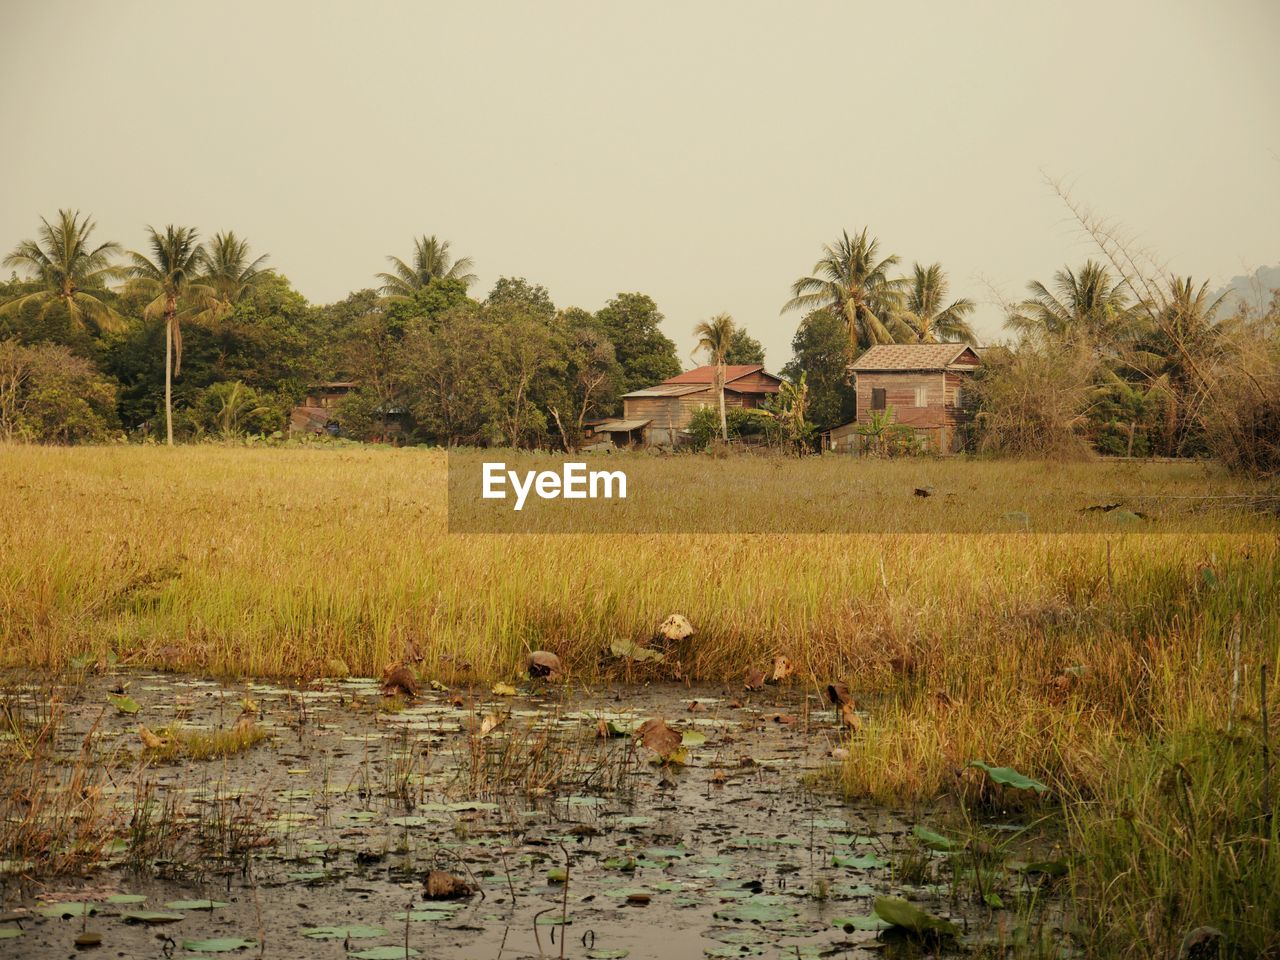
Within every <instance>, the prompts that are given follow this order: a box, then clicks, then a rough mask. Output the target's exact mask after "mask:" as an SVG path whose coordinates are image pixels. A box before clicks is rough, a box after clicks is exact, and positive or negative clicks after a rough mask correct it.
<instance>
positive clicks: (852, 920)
mask: <svg viewBox="0 0 1280 960" xmlns="http://www.w3.org/2000/svg"><path fill="white" fill-rule="evenodd" d="M831 923H832V925H833V926H836V927H839V928H840V929H841V930H843V931H844V932H845V933H852V932H853V931H854V930H887V929H888V928H889V927H891V926H892V924H890V923H889V922H888V921H886V920H881V919H880V918H879V917H836V918H835V919H834V920H832V921H831Z"/></svg>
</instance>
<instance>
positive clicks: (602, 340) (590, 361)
mask: <svg viewBox="0 0 1280 960" xmlns="http://www.w3.org/2000/svg"><path fill="white" fill-rule="evenodd" d="M589 316H590V315H588V319H589ZM567 333H568V340H569V354H568V368H569V376H570V378H571V381H570V392H571V394H572V399H573V403H574V409H575V411H576V414H577V415H576V418H575V420H574V427H575V429H576V432H577V436H579V437H580V436H581V435H582V431H583V426H584V424H585V423H586V420H587V418H588V417H590V416H591V415H592V414H595V413H600V412H602V411H603V410H604V409H606V408H609V407H611V406H612V405H613V403H615V402H616V400H615V397H616V390H617V386H616V385H617V382H618V380H619V378H620V376H621V372H622V368H621V367H620V366H619V365H618V359H617V354H616V353H615V351H614V349H613V344H612V343H610V342H609V339H608V337H606V336H605V335H604V334H603V333H601V332H600V331H599V330H598V329H596V327H595V326H594V325H593V324H591V323H590V322H585V323H582V322H580V323H577V324H574V325H572V326H570V327H569V328H568V331H567Z"/></svg>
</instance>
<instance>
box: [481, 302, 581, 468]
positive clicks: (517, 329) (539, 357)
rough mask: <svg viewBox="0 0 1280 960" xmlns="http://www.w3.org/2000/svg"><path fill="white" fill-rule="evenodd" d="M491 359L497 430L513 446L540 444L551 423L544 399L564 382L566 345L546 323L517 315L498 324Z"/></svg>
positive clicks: (493, 424) (493, 415)
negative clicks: (550, 389)
mask: <svg viewBox="0 0 1280 960" xmlns="http://www.w3.org/2000/svg"><path fill="white" fill-rule="evenodd" d="M490 357H491V363H492V365H491V367H490V375H491V377H492V382H493V385H494V389H493V392H492V394H491V399H492V405H491V413H490V417H489V422H490V425H491V429H492V431H493V432H494V433H496V435H497V438H498V439H501V440H502V441H503V442H504V443H505V444H507V445H508V446H512V447H520V446H538V445H540V444H541V443H542V442H543V440H545V438H546V436H547V434H548V427H549V424H548V422H547V417H546V412H545V411H544V404H543V403H542V402H540V401H542V400H543V399H544V398H545V397H546V395H547V393H548V392H549V388H551V387H552V386H553V385H554V384H555V383H556V382H562V378H563V376H564V373H565V362H564V351H563V344H562V343H561V342H560V341H559V339H558V337H557V336H556V334H555V333H554V332H553V331H552V330H550V329H549V328H548V327H547V326H546V325H545V324H543V323H539V322H538V321H537V320H535V319H533V318H531V317H529V316H527V315H526V314H524V313H516V314H513V315H511V316H508V317H503V318H500V319H499V322H498V323H497V324H495V325H494V331H493V338H492V340H491V341H490Z"/></svg>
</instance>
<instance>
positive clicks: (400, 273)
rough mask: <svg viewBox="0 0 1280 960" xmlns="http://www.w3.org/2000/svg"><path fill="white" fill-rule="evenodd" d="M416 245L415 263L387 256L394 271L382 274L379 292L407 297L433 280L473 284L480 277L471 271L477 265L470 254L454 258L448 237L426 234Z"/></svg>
mask: <svg viewBox="0 0 1280 960" xmlns="http://www.w3.org/2000/svg"><path fill="white" fill-rule="evenodd" d="M413 247H414V249H413V264H412V265H410V264H407V263H405V262H404V261H403V260H401V259H400V258H399V257H387V260H388V262H390V264H391V269H392V272H391V273H380V274H378V279H379V280H381V281H382V286H381V287H379V292H380V293H381V294H382V295H383V296H385V297H388V298H390V299H392V300H406V299H408V298H409V297H412V296H413V295H414V293H416V292H417V291H419V290H421V289H422V288H423V287H425V286H427V284H429V283H430V282H431V281H432V280H441V279H444V280H461V281H462V283H463V284H464V285H465V286H468V287H469V286H471V284H473V283H475V282H476V280H477V279H478V277H476V275H475V274H474V273H469V272H468V271H470V269H471V268H472V266H474V263H473V262H472V260H471V258H470V257H459V258H458V259H457V260H452V259H450V257H449V241H448V240H438V239H436V237H435V235H434V234H432V235H431V236H429V237H428V236H425V235H424V236H422V237H419V238H418V239H416V240H414V241H413Z"/></svg>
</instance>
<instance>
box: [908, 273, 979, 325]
mask: <svg viewBox="0 0 1280 960" xmlns="http://www.w3.org/2000/svg"><path fill="white" fill-rule="evenodd" d="M910 281H911V283H910V286H909V287H908V288H907V298H906V309H905V311H904V312H903V314H902V322H903V323H904V324H906V326H907V327H908V328H909V329H910V331H911V334H912V336H913V337H914V339H915V341H916V343H937V342H938V341H939V340H946V341H958V340H963V341H964V342H965V343H974V342H975V340H976V337H975V336H974V333H973V328H972V327H971V326H969V321H968V320H966V319H965V318H966V317H967V316H969V314H971V313H973V301H972V300H969V299H966V298H964V297H961V298H960V299H959V300H952V301H951V302H950V303H947V302H946V301H947V287H948V283H947V275H946V274H945V273H943V272H942V264H940V263H931V264H929V266H927V267H922V266H921V265H920V264H918V263H917V264H915V265H914V269H913V270H912V276H911V278H910ZM943 304H946V306H943Z"/></svg>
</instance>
